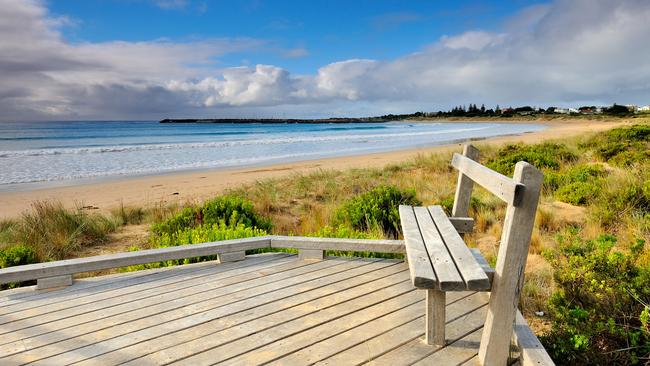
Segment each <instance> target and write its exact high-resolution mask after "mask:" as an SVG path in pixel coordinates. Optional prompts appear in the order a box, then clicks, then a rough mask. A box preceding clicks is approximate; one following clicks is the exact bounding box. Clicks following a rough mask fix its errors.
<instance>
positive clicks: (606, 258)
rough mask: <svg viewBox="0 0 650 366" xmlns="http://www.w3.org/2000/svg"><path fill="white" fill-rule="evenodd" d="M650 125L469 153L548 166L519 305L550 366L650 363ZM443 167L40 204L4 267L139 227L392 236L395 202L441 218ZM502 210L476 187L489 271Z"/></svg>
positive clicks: (221, 233) (156, 241) (440, 157)
mask: <svg viewBox="0 0 650 366" xmlns="http://www.w3.org/2000/svg"><path fill="white" fill-rule="evenodd" d="M649 122H650V121H648V120H647V119H646V120H642V119H639V120H638V123H636V124H634V125H625V126H622V127H618V128H615V129H612V130H609V131H605V132H600V133H593V134H584V135H583V136H579V137H574V138H570V139H563V140H557V141H547V142H543V143H539V144H532V145H526V144H508V145H503V146H493V145H489V144H484V145H481V146H479V148H480V150H481V154H482V156H481V159H480V160H481V162H482V163H483V164H486V165H487V166H489V167H491V168H493V169H495V170H497V171H500V172H502V173H503V174H512V170H513V166H514V164H515V163H516V162H517V161H519V160H526V161H529V162H530V163H532V164H534V165H535V166H537V167H538V168H540V169H542V171H543V172H544V176H545V181H544V187H543V197H542V199H541V202H540V206H539V209H538V216H537V219H536V223H535V228H534V232H533V237H532V240H531V248H530V253H529V258H528V266H527V269H526V277H525V284H524V288H523V292H522V298H521V303H520V307H521V309H522V311H523V312H524V314H525V316H526V318H527V319H528V320H529V322H531V324H532V326H533V327H534V329H535V330H536V331H537V333H538V335H539V336H540V338H541V340H542V341H543V343H544V345H545V347H546V348H547V350H548V351H549V353H550V354H551V355H552V356H553V358H554V359H555V360H556V362H557V363H558V364H572V365H573V364H603V363H610V364H614V365H619V364H620V365H623V364H639V363H640V364H642V363H645V362H647V361H648V357H649V356H650V286H648V283H650V248H649V246H650V245H649V244H648V241H649V240H650V173H649V172H650V155H649V154H650V123H649ZM449 161H450V156H449V154H430V155H419V156H417V157H415V158H414V159H411V160H409V161H406V162H403V163H400V164H394V165H388V166H385V167H384V168H381V169H377V168H374V169H352V170H346V171H338V170H322V171H318V172H313V173H296V174H294V175H291V176H289V177H286V178H278V179H267V180H263V181H258V182H256V183H254V184H250V185H247V186H242V187H238V188H236V189H232V190H230V191H228V192H227V193H226V194H224V195H221V196H218V197H215V198H214V199H211V200H208V201H205V202H202V203H199V202H188V203H187V204H185V205H183V206H167V205H163V204H160V205H155V206H154V207H146V208H125V207H124V206H121V207H120V208H118V209H116V210H114V211H113V212H112V213H111V214H110V215H100V214H90V213H87V212H86V211H85V210H83V209H73V210H69V209H65V208H63V206H62V205H61V204H59V203H52V202H40V203H36V204H35V205H34V207H33V209H32V210H31V211H28V212H26V213H25V214H24V215H23V216H22V217H20V218H17V219H15V220H9V221H3V222H0V243H1V244H0V267H7V266H13V265H20V264H27V263H33V262H38V261H47V260H56V259H62V258H70V257H75V256H77V255H78V253H79V251H80V250H81V249H83V248H84V247H97V246H99V247H101V246H104V245H106V244H107V243H109V242H110V240H111V239H110V238H111V235H114V234H113V233H115V232H119V231H120V230H123V228H122V227H131V226H137V225H139V226H144V227H145V228H148V231H147V234H146V235H147V239H146V240H145V241H144V242H143V243H140V244H138V245H136V246H133V247H132V248H131V250H138V249H144V248H154V247H167V246H176V245H184V244H191V243H199V242H205V241H214V240H224V239H232V238H241V237H250V236H256V235H265V234H267V233H268V234H278V235H304V236H323V237H341V238H345V237H350V238H395V237H399V236H400V233H399V218H398V215H397V213H396V209H397V206H398V205H399V204H402V203H404V204H420V203H422V204H427V205H428V204H440V205H442V206H443V207H444V208H445V209H446V210H447V211H448V212H449V211H450V210H451V205H452V203H453V195H454V189H455V184H456V179H457V173H456V171H454V170H453V169H451V168H450V166H449ZM504 211H505V206H504V204H503V203H502V202H501V201H499V200H498V199H496V198H495V197H493V196H492V195H490V194H488V193H487V192H485V191H483V190H482V189H481V188H479V187H477V188H476V189H475V193H474V195H473V197H472V200H471V205H470V216H472V217H474V218H475V221H476V223H475V232H474V233H472V234H469V235H466V236H465V239H466V240H467V242H468V243H469V244H470V246H474V247H478V248H479V249H480V250H481V252H482V253H483V254H484V255H485V257H486V258H487V259H488V261H489V262H491V264H494V262H495V258H496V253H497V250H498V238H499V236H500V233H501V227H502V223H503V218H504ZM328 254H331V255H363V256H368V255H374V254H373V253H328ZM206 259H211V258H192V259H187V260H184V261H169V262H164V263H154V264H151V265H146V266H138V267H134V268H130V270H135V269H141V268H151V267H158V266H167V265H176V264H181V263H190V262H194V261H200V260H206Z"/></svg>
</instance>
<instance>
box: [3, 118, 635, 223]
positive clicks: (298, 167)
mask: <svg viewBox="0 0 650 366" xmlns="http://www.w3.org/2000/svg"><path fill="white" fill-rule="evenodd" d="M413 122H415V121H413ZM418 122H424V121H418ZM430 122H440V121H430ZM454 122H467V121H449V122H447V123H454ZM626 122H627V121H626V120H614V121H612V120H609V121H603V120H584V119H578V120H562V121H535V122H533V121H529V120H526V121H512V122H511V123H537V124H541V125H545V126H547V128H546V129H544V130H542V131H537V132H530V133H525V134H519V135H509V136H498V137H489V138H485V139H480V140H466V141H468V142H472V143H474V144H475V145H478V146H480V145H486V144H500V143H506V142H524V143H535V142H539V141H543V140H550V139H558V138H563V137H569V136H575V135H579V134H581V133H584V132H596V131H601V130H604V129H609V128H612V127H615V126H618V125H621V124H624V123H626ZM463 143H465V142H456V143H450V144H445V145H438V146H431V147H423V148H415V149H407V150H398V151H390V152H380V153H372V154H364V155H352V156H344V157H332V158H321V159H312V160H303V161H297V162H289V163H281V164H273V165H263V166H251V167H240V168H234V169H208V170H197V171H183V172H172V173H163V174H157V175H146V176H131V177H115V178H108V179H106V180H101V181H99V182H96V181H95V182H88V183H84V182H73V184H72V185H65V184H64V185H62V186H54V187H52V186H49V187H47V188H38V189H33V190H26V191H24V190H16V191H6V192H0V207H2V210H1V211H0V219H9V218H12V217H16V216H18V215H20V214H21V213H22V212H23V211H25V210H28V209H29V208H30V206H31V203H32V202H34V201H42V200H58V201H61V202H62V203H63V204H64V205H65V206H66V207H74V206H75V205H78V206H82V207H91V208H92V211H97V212H102V213H106V212H108V211H110V210H111V209H112V208H115V207H118V206H119V205H120V204H122V203H123V204H124V206H127V207H128V206H145V207H146V206H151V205H156V204H160V203H164V204H168V203H184V202H188V201H190V202H191V201H201V200H205V199H207V198H210V197H213V196H214V195H216V194H219V193H221V192H223V191H225V190H227V189H228V188H233V187H236V186H239V185H244V184H251V183H254V182H255V181H257V180H263V179H269V178H279V177H282V176H286V175H289V174H294V173H309V172H314V171H318V170H322V169H324V170H327V169H335V170H345V169H352V168H378V167H382V166H385V165H389V164H395V163H399V162H402V161H405V160H408V159H410V158H413V157H415V156H417V155H419V154H430V153H448V152H451V151H453V150H458V147H459V146H461V145H462V144H463Z"/></svg>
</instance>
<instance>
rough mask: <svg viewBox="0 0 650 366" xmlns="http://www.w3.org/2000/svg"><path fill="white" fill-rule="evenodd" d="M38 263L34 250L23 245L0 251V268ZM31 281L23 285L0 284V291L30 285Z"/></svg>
mask: <svg viewBox="0 0 650 366" xmlns="http://www.w3.org/2000/svg"><path fill="white" fill-rule="evenodd" d="M32 263H38V260H37V258H36V253H35V252H34V250H33V249H32V248H30V247H28V246H25V245H15V246H11V247H7V248H4V249H2V250H0V268H7V267H13V266H22V265H25V264H32ZM32 283H33V281H30V282H24V283H8V284H0V290H5V289H8V288H14V287H18V286H22V285H31V284H32Z"/></svg>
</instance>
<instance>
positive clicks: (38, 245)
mask: <svg viewBox="0 0 650 366" xmlns="http://www.w3.org/2000/svg"><path fill="white" fill-rule="evenodd" d="M116 228H117V225H116V223H115V222H114V221H113V220H111V219H109V218H107V217H105V216H102V215H99V214H88V213H86V212H85V211H84V210H82V209H66V208H65V207H63V205H62V204H61V203H60V202H50V201H39V202H35V203H33V204H32V209H31V210H30V211H26V212H25V213H24V214H23V215H22V217H21V218H20V220H18V221H17V222H16V223H15V224H14V225H13V226H12V229H11V234H10V235H9V236H10V238H8V239H7V241H8V242H9V243H13V244H18V243H21V244H24V245H25V246H28V247H30V248H32V249H33V250H34V252H35V253H36V257H37V259H38V260H39V261H46V260H59V259H65V258H68V257H70V256H71V255H72V254H73V253H75V252H76V251H77V250H78V249H79V248H81V247H83V246H88V245H95V244H98V243H101V242H103V241H105V240H106V237H107V235H108V234H109V233H111V232H113V231H115V229H116Z"/></svg>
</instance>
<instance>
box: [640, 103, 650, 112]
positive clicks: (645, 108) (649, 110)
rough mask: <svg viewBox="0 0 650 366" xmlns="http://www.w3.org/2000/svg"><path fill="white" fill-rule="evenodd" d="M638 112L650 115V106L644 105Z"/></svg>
mask: <svg viewBox="0 0 650 366" xmlns="http://www.w3.org/2000/svg"><path fill="white" fill-rule="evenodd" d="M638 110H639V112H643V113H648V112H650V105H644V106H643V107H639V109H638Z"/></svg>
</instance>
